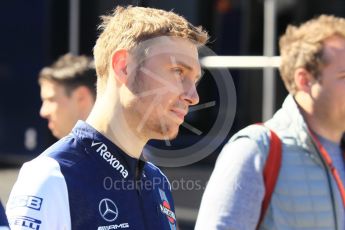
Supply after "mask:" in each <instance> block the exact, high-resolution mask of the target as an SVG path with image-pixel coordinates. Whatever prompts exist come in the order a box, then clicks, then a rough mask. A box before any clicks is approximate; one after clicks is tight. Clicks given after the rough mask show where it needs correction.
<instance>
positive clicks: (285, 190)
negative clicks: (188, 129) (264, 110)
mask: <svg viewBox="0 0 345 230" xmlns="http://www.w3.org/2000/svg"><path fill="white" fill-rule="evenodd" d="M279 45H280V53H281V64H280V74H281V76H282V80H283V81H284V83H285V86H286V88H287V90H288V91H289V95H288V96H287V97H286V99H285V101H284V103H283V106H282V108H281V109H280V110H279V111H278V112H276V113H275V115H274V116H273V118H272V119H270V120H269V121H267V122H266V123H265V125H266V126H267V127H268V128H270V129H272V130H273V131H274V132H276V133H277V135H278V136H279V138H280V139H281V142H282V152H281V153H282V160H281V161H279V162H278V161H274V162H272V161H271V162H270V163H272V165H274V164H278V163H280V162H281V166H280V168H279V172H278V175H279V176H278V179H277V181H276V182H277V183H276V184H275V187H274V191H273V194H272V197H271V199H270V203H269V205H268V208H267V210H266V212H265V213H262V211H263V210H262V203H263V199H264V197H265V193H266V192H267V191H268V189H267V188H268V187H265V182H266V180H267V179H266V178H267V177H266V178H265V177H263V169H264V167H265V163H267V154H268V152H269V149H270V142H272V137H270V132H269V129H267V128H266V127H263V126H259V125H252V126H249V127H247V128H245V129H243V130H241V131H240V132H239V133H237V134H235V136H233V137H232V139H231V140H230V141H229V143H228V144H227V145H226V146H225V147H224V148H223V150H222V152H221V154H220V156H219V158H218V160H217V163H216V166H215V169H214V171H213V173H212V176H211V178H210V181H209V183H208V185H207V188H206V190H205V193H204V195H203V198H202V202H201V207H200V210H199V215H198V219H197V223H196V229H246V230H249V229H253V230H254V229H338V230H343V229H345V226H344V223H345V216H344V209H345V189H344V184H345V166H344V155H343V153H344V152H343V151H344V150H342V149H341V145H342V144H341V140H342V136H343V134H344V132H345V19H344V18H340V17H334V16H327V15H322V16H319V17H317V18H315V19H312V20H309V21H307V22H305V23H303V24H302V25H301V26H292V25H290V26H288V27H287V30H286V32H285V34H284V35H283V36H282V37H281V38H280V41H279ZM272 165H270V167H272ZM265 168H266V167H265ZM269 176H271V177H272V173H271V175H269ZM265 179H266V180H265ZM260 216H261V218H260Z"/></svg>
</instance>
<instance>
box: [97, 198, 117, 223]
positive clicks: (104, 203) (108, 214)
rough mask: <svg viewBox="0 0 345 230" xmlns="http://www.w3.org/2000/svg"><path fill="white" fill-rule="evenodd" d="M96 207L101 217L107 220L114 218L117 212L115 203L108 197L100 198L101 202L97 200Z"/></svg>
mask: <svg viewBox="0 0 345 230" xmlns="http://www.w3.org/2000/svg"><path fill="white" fill-rule="evenodd" d="M98 208H99V213H100V214H101V216H102V217H103V219H104V220H106V221H108V222H112V221H114V220H116V218H117V216H118V214H119V211H118V209H117V207H116V204H115V203H114V202H113V201H112V200H110V199H108V198H104V199H103V200H101V202H99V206H98Z"/></svg>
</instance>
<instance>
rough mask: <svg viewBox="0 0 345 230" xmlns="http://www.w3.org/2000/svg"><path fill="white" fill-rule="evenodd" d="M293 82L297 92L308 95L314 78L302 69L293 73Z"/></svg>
mask: <svg viewBox="0 0 345 230" xmlns="http://www.w3.org/2000/svg"><path fill="white" fill-rule="evenodd" d="M294 81H295V84H296V87H297V91H303V92H306V93H310V90H311V86H312V84H313V82H314V77H313V76H312V75H311V74H310V72H309V71H308V70H306V69H304V68H298V69H296V70H295V73H294Z"/></svg>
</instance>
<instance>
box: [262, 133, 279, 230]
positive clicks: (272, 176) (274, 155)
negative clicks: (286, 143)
mask: <svg viewBox="0 0 345 230" xmlns="http://www.w3.org/2000/svg"><path fill="white" fill-rule="evenodd" d="M270 133H271V138H270V149H269V152H268V156H267V160H266V163H265V168H264V171H263V176H264V182H265V197H264V199H263V201H262V207H261V214H260V219H259V222H258V225H257V227H256V229H258V228H259V226H260V224H261V222H262V221H263V218H264V216H265V214H266V211H267V208H268V205H269V204H270V201H271V197H272V193H273V191H274V187H275V185H276V182H277V180H278V175H279V170H280V167H281V162H282V144H281V141H280V139H279V137H278V135H277V134H276V133H275V132H273V131H272V130H271V129H270Z"/></svg>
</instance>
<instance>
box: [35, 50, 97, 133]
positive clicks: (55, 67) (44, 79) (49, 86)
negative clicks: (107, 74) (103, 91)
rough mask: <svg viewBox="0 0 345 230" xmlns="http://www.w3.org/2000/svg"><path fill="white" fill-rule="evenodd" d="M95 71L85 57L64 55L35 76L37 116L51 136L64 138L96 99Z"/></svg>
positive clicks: (83, 117) (91, 61) (89, 59)
mask: <svg viewBox="0 0 345 230" xmlns="http://www.w3.org/2000/svg"><path fill="white" fill-rule="evenodd" d="M96 79H97V77H96V70H95V66H94V63H93V60H92V59H91V58H89V57H87V56H75V55H72V54H65V55H64V56H62V57H60V58H59V59H58V60H57V61H56V62H55V63H53V64H52V65H51V66H49V67H45V68H43V69H42V70H41V72H40V73H39V80H38V82H39V85H40V87H41V99H42V106H41V110H40V115H41V117H43V118H45V119H47V120H48V127H49V129H50V130H51V132H52V134H53V135H54V136H55V137H56V138H58V139H60V138H62V137H64V136H66V135H67V134H68V133H69V132H70V131H71V130H72V128H73V126H74V125H75V124H76V123H77V121H78V120H85V119H86V118H87V116H88V115H89V113H90V111H91V109H92V106H93V104H94V102H95V99H96Z"/></svg>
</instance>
